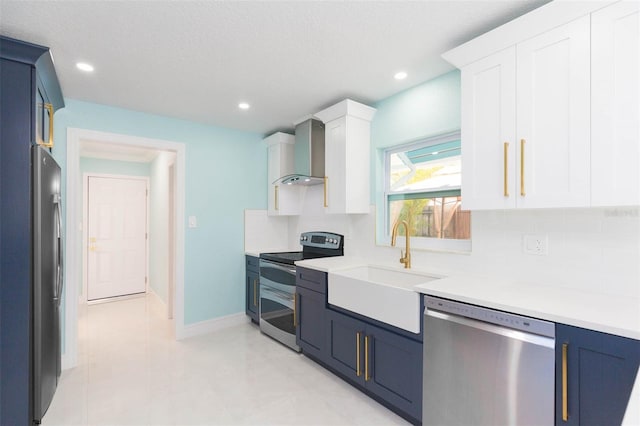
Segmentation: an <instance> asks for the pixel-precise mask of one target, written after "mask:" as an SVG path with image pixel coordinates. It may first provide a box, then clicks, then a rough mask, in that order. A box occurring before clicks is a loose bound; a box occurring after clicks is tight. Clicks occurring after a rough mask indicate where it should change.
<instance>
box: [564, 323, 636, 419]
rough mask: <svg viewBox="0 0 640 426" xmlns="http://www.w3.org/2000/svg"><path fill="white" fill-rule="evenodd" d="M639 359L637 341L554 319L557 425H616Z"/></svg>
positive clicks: (622, 411)
mask: <svg viewBox="0 0 640 426" xmlns="http://www.w3.org/2000/svg"><path fill="white" fill-rule="evenodd" d="M563 358H564V359H563ZM639 363H640V341H638V340H633V339H627V338H624V337H619V336H614V335H611V334H606V333H600V332H597V331H592V330H586V329H583V328H578V327H571V326H568V325H563V324H557V325H556V425H558V426H565V425H566V426H568V425H582V426H588V425H619V424H620V423H621V422H622V419H623V417H624V413H625V410H626V408H627V403H628V401H629V396H630V394H631V389H632V388H633V383H634V381H635V378H636V375H637V373H638V364H639ZM564 373H566V381H567V384H566V386H563V375H564ZM564 407H566V410H565V409H563V408H564ZM564 411H566V414H567V416H566V418H565V416H563V412H564Z"/></svg>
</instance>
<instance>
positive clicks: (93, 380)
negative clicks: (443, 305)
mask: <svg viewBox="0 0 640 426" xmlns="http://www.w3.org/2000/svg"><path fill="white" fill-rule="evenodd" d="M163 309H164V307H163V306H162V305H161V304H160V303H159V302H158V301H157V299H156V298H155V296H146V297H142V298H137V299H130V300H124V301H118V302H113V303H105V304H100V305H92V306H81V307H80V312H79V333H78V340H79V347H78V366H77V367H76V368H73V369H71V370H66V371H64V372H63V373H62V378H61V381H60V384H59V387H58V390H57V392H56V394H55V396H54V398H53V402H52V404H51V406H50V408H49V410H48V412H47V413H46V415H45V416H44V419H43V423H42V424H43V425H44V426H50V425H194V424H200V425H285V424H291V425H405V424H407V423H406V422H405V421H404V420H403V419H402V418H400V417H398V416H397V415H395V414H394V413H393V412H391V411H389V410H387V409H386V408H385V407H383V406H382V405H380V404H378V403H377V402H375V401H374V400H372V399H370V398H369V397H367V396H366V395H364V394H362V393H360V392H359V391H358V390H357V389H355V388H353V387H352V386H351V385H349V384H347V383H346V382H344V381H343V380H342V379H340V378H338V377H336V376H334V375H333V374H332V373H330V372H328V371H327V370H325V369H324V368H322V367H320V366H319V365H318V364H316V363H315V362H313V361H311V360H310V359H308V358H306V357H305V356H302V355H300V354H297V353H295V352H293V351H291V350H290V349H288V348H286V347H284V346H282V345H281V344H280V343H278V342H276V341H274V340H272V339H271V338H269V337H267V336H265V335H263V334H261V333H260V331H259V329H258V328H257V327H256V326H254V325H251V324H241V325H238V326H233V327H230V328H227V329H224V330H221V331H217V332H215V333H211V334H207V335H204V336H198V337H193V338H190V339H185V340H181V341H176V340H174V338H173V331H172V330H173V324H172V322H171V321H170V320H167V319H164V318H165V313H164V311H163Z"/></svg>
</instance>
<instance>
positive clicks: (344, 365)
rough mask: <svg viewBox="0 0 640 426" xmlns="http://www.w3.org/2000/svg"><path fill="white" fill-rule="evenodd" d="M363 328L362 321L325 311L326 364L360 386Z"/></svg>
mask: <svg viewBox="0 0 640 426" xmlns="http://www.w3.org/2000/svg"><path fill="white" fill-rule="evenodd" d="M365 328H366V325H365V323H364V322H362V321H358V320H356V319H353V318H351V317H349V316H347V315H343V314H341V313H338V312H335V311H332V310H330V309H328V310H327V349H328V353H327V364H328V365H329V366H330V367H332V368H333V369H335V370H336V371H338V372H339V373H342V374H343V375H344V376H345V377H346V378H347V379H349V380H350V381H352V382H355V383H358V384H360V385H362V386H364V359H363V358H364V357H363V354H364V333H365Z"/></svg>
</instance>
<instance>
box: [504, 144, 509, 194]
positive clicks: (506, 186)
mask: <svg viewBox="0 0 640 426" xmlns="http://www.w3.org/2000/svg"><path fill="white" fill-rule="evenodd" d="M502 164H503V166H504V196H505V197H508V196H509V184H508V180H509V176H508V172H507V165H508V164H509V142H505V143H504V159H503V161H502Z"/></svg>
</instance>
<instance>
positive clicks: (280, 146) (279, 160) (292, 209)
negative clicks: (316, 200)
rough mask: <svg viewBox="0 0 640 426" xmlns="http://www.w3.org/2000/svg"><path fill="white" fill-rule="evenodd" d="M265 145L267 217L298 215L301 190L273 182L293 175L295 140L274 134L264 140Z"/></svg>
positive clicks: (279, 133) (285, 135) (284, 134)
mask: <svg viewBox="0 0 640 426" xmlns="http://www.w3.org/2000/svg"><path fill="white" fill-rule="evenodd" d="M264 142H265V143H266V144H267V149H268V153H267V158H268V160H267V161H268V163H267V169H268V170H267V177H268V182H267V194H268V204H267V206H268V208H267V214H268V215H269V216H287V215H297V214H300V205H301V198H300V197H301V194H300V192H301V190H302V189H301V188H300V187H299V186H288V185H285V186H282V185H277V184H274V182H275V181H276V180H277V179H278V178H280V177H282V176H285V175H288V174H291V173H293V170H294V164H293V159H294V156H293V152H294V151H293V147H294V144H295V138H294V136H293V135H290V134H287V133H281V132H278V133H274V134H273V135H271V136H269V137H267V138H265V139H264Z"/></svg>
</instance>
